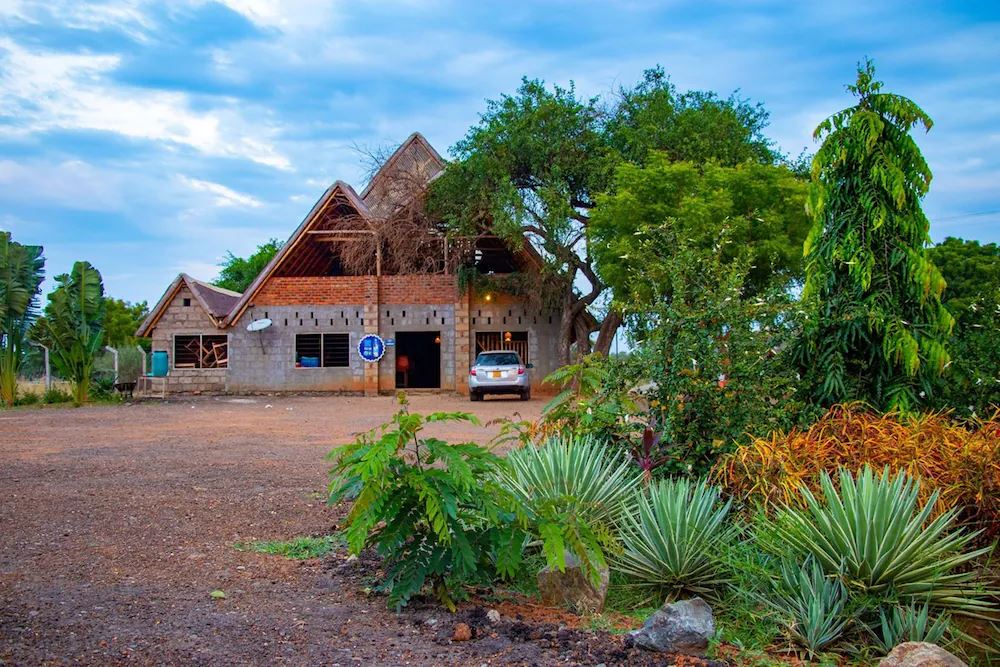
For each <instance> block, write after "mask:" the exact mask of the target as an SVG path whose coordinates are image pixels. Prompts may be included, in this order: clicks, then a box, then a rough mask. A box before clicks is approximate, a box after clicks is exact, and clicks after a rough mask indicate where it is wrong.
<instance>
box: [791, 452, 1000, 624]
mask: <svg viewBox="0 0 1000 667" xmlns="http://www.w3.org/2000/svg"><path fill="white" fill-rule="evenodd" d="M839 481H840V484H839V489H838V488H837V486H835V485H834V483H833V480H832V479H831V477H830V475H828V474H826V473H824V474H823V475H822V478H821V479H820V487H821V489H822V498H823V499H822V500H820V499H819V498H817V497H816V496H814V495H813V494H812V492H811V491H809V489H807V488H805V487H802V488H800V493H802V495H803V498H804V499H805V503H804V505H805V507H804V509H799V508H796V507H790V506H789V507H785V508H784V509H783V510H782V512H781V517H780V518H781V519H782V520H781V521H779V522H778V525H779V526H780V527H781V536H782V539H783V540H784V541H785V542H786V543H787V544H788V545H789V546H791V547H793V548H794V549H797V550H799V551H801V552H804V553H806V554H809V555H811V556H812V557H813V558H815V559H816V562H817V563H818V564H819V565H820V566H821V567H822V568H823V570H824V571H825V572H826V573H828V574H836V575H840V576H841V577H842V578H843V579H844V581H845V583H846V584H847V586H848V587H849V588H851V589H853V590H857V591H859V592H861V593H865V594H873V595H884V596H895V597H896V598H897V599H899V600H901V601H902V602H904V603H906V602H919V601H925V600H926V601H927V602H928V603H929V604H930V605H931V606H933V607H939V608H947V609H950V610H953V611H954V612H956V613H964V614H968V615H974V616H981V615H985V614H988V613H989V612H991V611H992V610H993V609H994V606H993V605H992V604H991V603H990V602H988V601H987V600H986V599H984V596H983V595H982V594H981V593H980V592H979V591H977V589H976V574H975V572H973V571H971V570H969V569H967V568H965V567H964V566H966V565H968V563H969V562H970V561H972V560H973V559H975V558H978V557H979V556H982V555H984V554H986V553H987V552H988V551H989V550H990V548H989V547H987V548H983V549H979V550H974V551H964V549H965V548H966V547H967V546H968V544H969V542H970V541H971V540H972V539H973V538H975V536H976V535H977V533H965V532H963V531H961V530H951V528H952V524H953V523H954V519H955V516H956V510H951V511H948V512H945V513H944V514H941V515H939V516H938V517H937V518H935V519H934V520H932V521H929V518H930V516H931V514H932V512H933V508H934V503H935V502H936V500H937V493H934V494H933V495H932V496H931V498H930V500H929V501H928V502H927V504H926V505H924V506H923V507H920V501H919V498H918V493H919V489H920V485H919V482H918V481H916V480H914V479H912V478H910V477H909V476H907V475H906V474H905V473H899V474H897V475H896V476H895V477H893V476H891V475H890V472H889V469H888V468H886V469H885V470H884V471H883V472H882V474H880V475H876V473H875V472H874V471H873V470H872V469H871V468H870V467H868V466H865V467H864V468H863V469H862V470H861V471H860V472H859V473H858V476H857V478H855V476H854V475H853V474H851V472H850V471H849V470H847V469H845V468H841V469H840V472H839Z"/></svg>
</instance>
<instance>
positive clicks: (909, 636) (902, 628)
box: [868, 602, 951, 653]
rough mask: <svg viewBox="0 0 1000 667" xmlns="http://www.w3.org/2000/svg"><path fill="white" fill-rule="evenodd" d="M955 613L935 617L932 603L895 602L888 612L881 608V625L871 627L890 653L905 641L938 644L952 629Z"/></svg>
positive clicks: (878, 642) (881, 644) (872, 633)
mask: <svg viewBox="0 0 1000 667" xmlns="http://www.w3.org/2000/svg"><path fill="white" fill-rule="evenodd" d="M950 623H951V617H950V616H949V615H948V614H947V613H945V614H941V615H940V616H937V617H934V616H932V615H931V608H930V605H929V604H927V603H926V602H925V603H924V604H922V605H920V606H917V605H909V606H906V607H900V606H893V607H891V608H890V610H889V613H888V614H886V611H885V609H884V608H882V609H879V625H878V626H877V627H872V626H869V627H868V632H869V633H871V636H872V638H873V639H874V640H875V643H876V644H877V645H878V647H879V648H880V649H882V651H884V652H885V653H888V652H889V651H891V650H892V649H894V648H895V647H896V646H898V645H899V644H902V643H903V642H928V643H931V644H937V643H939V642H940V641H941V638H942V637H944V635H945V633H946V632H947V631H948V627H949V625H950Z"/></svg>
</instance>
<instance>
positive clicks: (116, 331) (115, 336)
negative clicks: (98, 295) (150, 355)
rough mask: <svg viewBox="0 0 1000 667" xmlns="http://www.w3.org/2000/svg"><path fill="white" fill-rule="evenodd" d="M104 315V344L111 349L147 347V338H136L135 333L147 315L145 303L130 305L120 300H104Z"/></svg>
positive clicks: (147, 307) (147, 308) (147, 309)
mask: <svg viewBox="0 0 1000 667" xmlns="http://www.w3.org/2000/svg"><path fill="white" fill-rule="evenodd" d="M105 303H106V305H105V308H106V310H105V314H104V344H105V345H110V346H111V347H125V346H135V345H142V346H143V347H148V345H149V342H150V341H149V339H148V338H142V339H139V338H136V337H135V332H136V330H138V328H139V326H140V325H141V324H142V321H143V320H144V319H146V315H148V314H149V306H148V305H147V304H146V302H145V301H140V302H139V303H130V302H128V301H124V300H122V299H112V298H108V299H106V302H105Z"/></svg>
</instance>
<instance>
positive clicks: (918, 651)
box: [878, 642, 968, 667]
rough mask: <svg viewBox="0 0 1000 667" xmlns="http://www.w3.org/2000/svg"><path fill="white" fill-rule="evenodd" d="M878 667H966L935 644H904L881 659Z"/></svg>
mask: <svg viewBox="0 0 1000 667" xmlns="http://www.w3.org/2000/svg"><path fill="white" fill-rule="evenodd" d="M878 664H879V667H968V666H967V665H966V664H965V663H964V662H962V661H961V660H959V659H958V658H956V657H955V656H953V655H952V654H951V653H948V651H945V650H944V649H943V648H941V647H940V646H938V645H936V644H928V643H927V642H905V643H903V644H900V645H899V646H897V647H896V648H894V649H892V651H891V652H890V653H889V655H887V656H885V657H884V658H882V660H881V662H879V663H878Z"/></svg>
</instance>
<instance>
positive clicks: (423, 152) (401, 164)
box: [361, 132, 447, 215]
mask: <svg viewBox="0 0 1000 667" xmlns="http://www.w3.org/2000/svg"><path fill="white" fill-rule="evenodd" d="M446 164H447V163H446V162H445V160H444V158H442V157H441V155H440V154H439V153H438V152H437V150H435V149H434V147H433V146H431V144H430V142H429V141H427V139H426V138H424V135H422V134H420V133H419V132H414V133H413V134H411V135H410V136H409V137H407V138H406V141H404V142H403V143H401V144H400V145H399V148H397V149H396V150H395V151H393V153H392V155H390V156H389V159H387V160H386V161H385V162H384V163H383V164H382V166H381V167H379V170H378V171H377V172H375V175H374V176H372V178H371V180H370V181H368V185H366V186H365V189H364V190H362V191H361V199H363V200H364V202H365V205H366V206H368V208H369V210H371V211H372V212H373V213H375V214H378V215H388V214H389V213H392V212H393V211H394V210H396V209H397V208H399V207H400V206H403V205H405V204H407V203H408V202H409V200H410V199H411V198H412V196H413V188H412V187H409V188H408V187H407V183H406V181H407V180H409V179H416V180H418V181H419V182H420V185H426V184H427V183H430V182H431V181H433V180H434V179H435V178H437V177H438V176H439V175H440V174H441V172H443V171H444V168H445V165H446ZM394 186H395V187H394Z"/></svg>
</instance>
